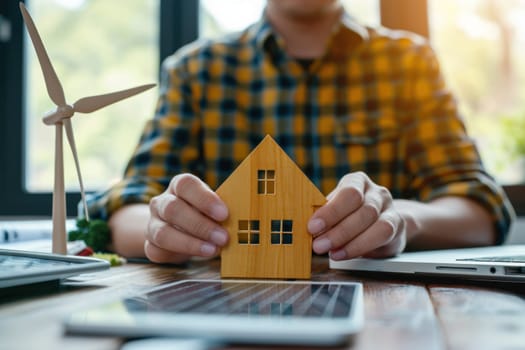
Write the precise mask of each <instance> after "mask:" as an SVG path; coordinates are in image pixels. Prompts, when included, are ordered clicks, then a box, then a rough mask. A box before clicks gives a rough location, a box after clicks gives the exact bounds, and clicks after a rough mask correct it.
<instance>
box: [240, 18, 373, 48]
mask: <svg viewBox="0 0 525 350" xmlns="http://www.w3.org/2000/svg"><path fill="white" fill-rule="evenodd" d="M248 35H249V36H250V37H251V39H252V40H253V41H254V43H255V44H256V45H257V46H258V47H260V48H263V49H265V50H270V51H274V50H276V49H277V50H279V49H280V50H281V51H284V42H283V41H282V38H281V37H280V36H279V35H278V34H277V33H276V32H275V31H274V29H273V27H272V25H271V24H270V22H269V21H268V18H267V17H266V14H263V16H262V17H261V19H260V20H259V21H258V22H256V23H255V24H253V25H252V26H251V27H250V28H249V29H248ZM369 39H370V34H369V31H368V29H367V28H366V27H365V26H363V25H361V24H359V23H358V22H357V21H356V20H355V19H354V18H353V17H352V16H351V15H350V14H348V13H347V12H346V11H343V13H342V15H341V19H340V21H339V23H337V24H336V25H335V26H334V32H333V34H332V38H331V41H330V44H329V45H328V49H327V53H326V55H327V56H333V57H341V56H346V55H347V54H348V53H350V52H351V51H352V50H351V49H353V48H355V47H357V46H359V45H360V44H362V43H365V42H367V41H368V40H369ZM334 41H336V42H337V45H334V44H333V42H334ZM349 48H350V50H349Z"/></svg>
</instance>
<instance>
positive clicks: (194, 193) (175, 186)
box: [169, 174, 228, 221]
mask: <svg viewBox="0 0 525 350" xmlns="http://www.w3.org/2000/svg"><path fill="white" fill-rule="evenodd" d="M169 189H170V191H171V193H172V194H174V195H176V196H177V197H180V198H182V199H184V200H185V201H186V202H188V203H189V204H190V205H191V206H193V207H194V208H196V209H197V210H199V211H200V212H202V213H204V214H205V215H206V216H209V217H211V218H212V219H214V220H216V221H224V220H226V218H227V217H228V208H227V207H226V205H225V204H224V202H223V201H222V200H221V199H220V197H219V196H218V195H217V194H216V193H215V192H213V191H212V190H211V189H210V188H209V187H208V186H207V185H206V184H205V183H204V182H203V181H202V180H200V179H199V178H198V177H196V176H194V175H191V174H182V175H177V176H175V177H174V178H173V179H172V181H171V183H170V186H169Z"/></svg>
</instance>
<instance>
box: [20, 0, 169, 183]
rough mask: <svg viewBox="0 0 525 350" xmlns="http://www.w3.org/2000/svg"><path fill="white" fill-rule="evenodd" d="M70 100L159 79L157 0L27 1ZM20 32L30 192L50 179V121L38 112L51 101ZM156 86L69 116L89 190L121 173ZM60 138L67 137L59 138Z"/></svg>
mask: <svg viewBox="0 0 525 350" xmlns="http://www.w3.org/2000/svg"><path fill="white" fill-rule="evenodd" d="M27 6H28V9H29V11H30V13H31V16H32V17H33V20H34V21H35V24H36V26H37V28H38V30H39V32H40V36H41V37H42V40H43V41H44V45H45V46H46V49H47V51H48V54H49V56H50V59H51V62H52V64H53V66H54V68H55V70H56V72H57V75H58V77H59V79H60V81H61V83H62V86H63V88H64V91H65V94H66V100H67V102H68V103H69V104H72V103H74V102H75V101H76V100H77V99H79V98H81V97H85V96H91V95H98V94H102V93H106V92H111V91H116V90H121V89H127V88H130V87H133V86H137V85H142V84H146V83H155V82H157V80H158V78H157V77H158V70H159V63H158V62H159V57H158V56H159V34H158V30H159V25H158V23H159V1H153V0H126V4H125V6H119V7H118V13H116V12H115V10H116V7H115V2H113V1H107V0H33V1H29V2H28V3H27ZM24 32H25V34H24V35H25V36H26V37H25V47H24V51H25V80H26V81H25V86H26V91H25V120H26V124H25V125H26V128H25V140H26V145H25V149H26V150H27V151H26V154H25V156H26V158H25V184H26V190H27V191H29V192H49V191H51V190H52V187H53V170H54V165H53V164H54V163H53V158H54V139H55V131H54V128H53V127H49V126H47V125H44V124H43V122H42V116H43V115H44V114H45V112H46V111H48V110H50V109H54V105H53V103H52V101H51V100H50V98H49V96H48V94H47V92H46V89H45V84H44V79H43V77H42V71H41V70H40V65H39V63H38V60H37V57H36V54H35V51H34V49H33V46H32V44H31V42H30V41H29V36H28V35H27V32H26V31H24ZM156 92H157V90H156V89H153V90H152V91H148V92H145V93H143V94H140V95H137V96H135V97H132V98H130V99H126V100H124V101H121V102H119V103H116V104H114V105H111V106H109V107H106V108H104V109H101V110H99V111H96V112H94V113H92V114H85V115H83V114H80V113H76V114H75V116H74V117H73V119H72V122H73V128H74V131H75V141H76V144H77V148H78V153H79V161H80V167H81V170H82V175H83V178H84V181H85V186H86V188H87V189H89V190H93V189H101V188H105V187H107V186H109V184H110V183H112V182H114V181H116V180H117V179H119V178H120V177H121V176H122V172H123V170H124V167H125V164H126V161H127V159H128V158H129V157H130V156H131V153H132V151H133V149H134V147H135V146H136V144H137V141H138V139H139V135H140V132H141V130H142V127H143V125H144V122H145V120H146V119H149V118H151V117H152V116H153V111H154V107H155V101H156ZM64 140H65V139H64ZM64 164H65V183H66V189H67V190H68V191H71V190H74V191H78V188H79V186H78V180H77V178H76V172H75V169H74V162H73V157H72V156H71V152H70V150H69V146H67V145H64Z"/></svg>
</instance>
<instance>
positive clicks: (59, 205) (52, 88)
mask: <svg viewBox="0 0 525 350" xmlns="http://www.w3.org/2000/svg"><path fill="white" fill-rule="evenodd" d="M20 11H21V12H22V16H23V17H24V22H25V24H26V27H27V31H28V32H29V36H30V37H31V41H32V42H33V46H34V47H35V51H36V54H37V57H38V61H39V62H40V67H41V68H42V73H43V74H44V80H45V83H46V88H47V93H48V94H49V97H50V98H51V100H52V101H53V102H54V103H55V105H57V108H56V110H54V111H50V112H48V113H47V114H46V115H45V116H44V118H43V120H44V124H46V125H55V184H54V188H53V253H57V254H66V253H67V246H66V241H67V239H66V195H65V189H64V154H63V150H62V144H63V141H62V140H63V138H62V126H64V127H65V128H66V136H67V140H68V143H69V146H70V147H71V152H72V153H73V158H74V160H75V167H76V170H77V175H78V181H79V183H80V193H81V196H82V203H83V205H84V215H85V217H86V219H87V220H89V214H88V211H87V206H86V196H85V193H84V184H83V182H82V175H81V174H80V165H79V163H78V156H77V149H76V146H75V138H74V136H73V128H72V127H71V117H73V114H74V113H75V112H79V113H91V112H94V111H96V110H98V109H100V108H103V107H106V106H108V105H110V104H113V103H115V102H118V101H120V100H123V99H125V98H128V97H131V96H133V95H136V94H138V93H141V92H143V91H145V90H148V89H150V88H152V87H154V86H155V84H148V85H142V86H137V87H134V88H131V89H127V90H122V91H117V92H113V93H109V94H104V95H97V96H91V97H84V98H81V99H79V100H78V101H76V102H75V103H73V105H68V104H67V103H66V98H65V96H64V90H63V89H62V85H61V84H60V80H59V79H58V76H57V74H56V72H55V70H54V68H53V65H52V64H51V61H50V60H49V56H48V55H47V52H46V49H45V47H44V44H43V43H42V39H41V38H40V35H39V34H38V31H37V29H36V26H35V24H34V22H33V19H32V18H31V16H30V15H29V12H28V11H27V9H26V7H25V6H24V4H23V3H22V2H20Z"/></svg>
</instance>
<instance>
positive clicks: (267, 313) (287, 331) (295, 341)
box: [65, 280, 363, 346]
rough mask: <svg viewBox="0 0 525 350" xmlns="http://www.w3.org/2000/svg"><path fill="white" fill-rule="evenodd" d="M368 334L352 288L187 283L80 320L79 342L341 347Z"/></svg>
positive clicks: (76, 321) (72, 322)
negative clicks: (180, 340) (90, 338)
mask: <svg viewBox="0 0 525 350" xmlns="http://www.w3.org/2000/svg"><path fill="white" fill-rule="evenodd" d="M362 326H363V288H362V285H361V284H360V283H352V282H311V281H267V280H264V281H262V280H183V281H178V282H174V283H169V284H166V285H162V286H159V287H156V288H154V289H152V290H150V291H147V292H143V293H141V294H138V295H135V296H131V297H127V298H122V299H119V300H116V301H113V302H108V303H105V304H102V305H98V306H94V307H91V308H88V309H85V310H80V311H78V312H75V313H73V314H72V315H70V317H68V318H67V320H66V321H65V328H66V331H67V332H68V333H72V334H89V335H113V336H123V337H133V338H135V337H152V336H159V337H184V338H188V337H193V338H199V339H207V340H210V341H217V342H221V343H232V344H233V343H242V344H274V345H275V344H287V345H312V346H326V345H330V346H335V345H342V344H346V343H348V342H349V341H351V339H352V337H353V335H355V334H357V333H358V332H359V331H360V330H361V328H362Z"/></svg>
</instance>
